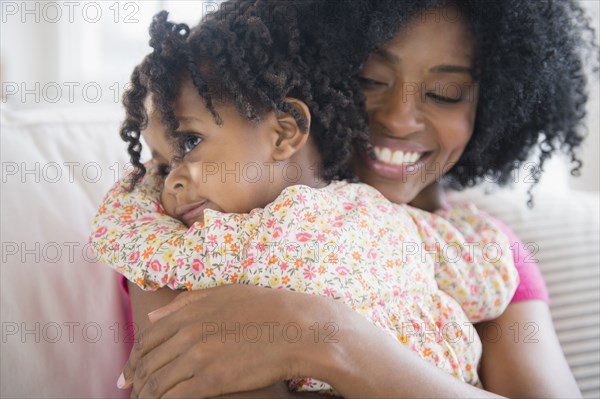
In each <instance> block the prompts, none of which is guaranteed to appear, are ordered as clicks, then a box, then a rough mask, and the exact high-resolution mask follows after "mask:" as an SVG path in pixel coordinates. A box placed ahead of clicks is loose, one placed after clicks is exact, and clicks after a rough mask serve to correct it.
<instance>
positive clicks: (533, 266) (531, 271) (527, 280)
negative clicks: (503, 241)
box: [490, 216, 550, 304]
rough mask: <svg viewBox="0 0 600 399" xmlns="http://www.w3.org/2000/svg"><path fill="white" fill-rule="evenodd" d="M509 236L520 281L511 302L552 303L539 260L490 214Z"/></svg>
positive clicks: (506, 227)
mask: <svg viewBox="0 0 600 399" xmlns="http://www.w3.org/2000/svg"><path fill="white" fill-rule="evenodd" d="M490 218H491V219H493V221H494V222H496V224H497V225H498V226H499V227H500V228H501V229H502V231H503V232H504V234H506V236H507V237H508V241H509V242H510V248H511V250H512V252H513V258H514V260H515V267H516V268H517V272H518V273H519V277H520V279H521V280H520V282H519V285H518V286H517V291H516V292H515V295H514V296H513V298H512V301H511V302H522V301H530V300H535V299H539V300H542V301H544V302H546V303H547V304H550V297H549V296H548V289H547V288H546V283H545V282H544V278H543V277H542V273H541V272H540V268H539V267H538V264H537V260H536V259H535V258H534V257H533V256H531V254H530V253H529V251H528V250H527V248H526V247H525V245H524V244H523V242H521V240H519V238H518V237H517V236H516V235H515V233H513V231H512V230H511V229H510V228H508V226H506V225H505V224H504V223H502V222H501V221H500V220H498V219H496V218H494V217H492V216H490Z"/></svg>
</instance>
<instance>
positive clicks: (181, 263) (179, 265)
mask: <svg viewBox="0 0 600 399" xmlns="http://www.w3.org/2000/svg"><path fill="white" fill-rule="evenodd" d="M177 267H178V268H181V267H183V259H181V258H180V259H177Z"/></svg>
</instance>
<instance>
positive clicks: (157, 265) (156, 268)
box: [150, 259, 162, 272]
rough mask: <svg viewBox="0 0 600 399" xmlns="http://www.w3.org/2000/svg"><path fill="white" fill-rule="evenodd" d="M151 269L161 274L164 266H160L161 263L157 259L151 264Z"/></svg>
mask: <svg viewBox="0 0 600 399" xmlns="http://www.w3.org/2000/svg"><path fill="white" fill-rule="evenodd" d="M150 268H151V269H152V270H153V271H154V272H160V271H162V265H161V264H160V262H159V261H158V260H156V259H154V260H153V261H152V263H150Z"/></svg>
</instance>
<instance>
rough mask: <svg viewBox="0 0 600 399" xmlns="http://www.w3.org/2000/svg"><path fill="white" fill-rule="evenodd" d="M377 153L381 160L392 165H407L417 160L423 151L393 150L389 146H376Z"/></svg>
mask: <svg viewBox="0 0 600 399" xmlns="http://www.w3.org/2000/svg"><path fill="white" fill-rule="evenodd" d="M374 149H375V155H376V157H377V159H378V160H380V161H381V162H385V163H389V164H392V165H407V164H411V163H415V162H417V160H418V159H419V158H421V155H423V153H422V152H404V151H400V150H396V151H392V150H390V149H389V148H387V147H383V148H382V147H374Z"/></svg>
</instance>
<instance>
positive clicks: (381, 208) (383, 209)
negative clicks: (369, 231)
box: [377, 205, 388, 213]
mask: <svg viewBox="0 0 600 399" xmlns="http://www.w3.org/2000/svg"><path fill="white" fill-rule="evenodd" d="M377 209H379V211H380V212H381V213H388V208H387V206H383V205H377Z"/></svg>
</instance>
